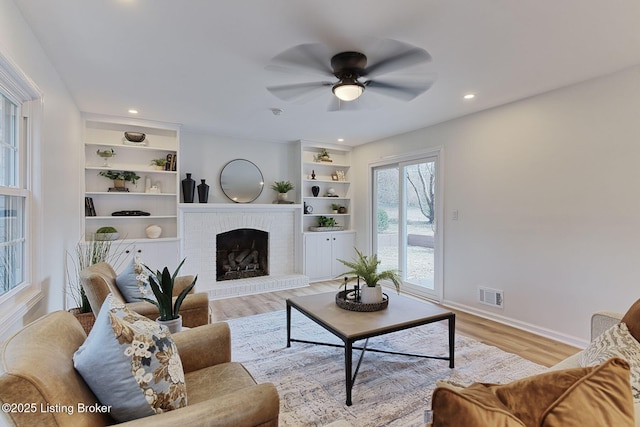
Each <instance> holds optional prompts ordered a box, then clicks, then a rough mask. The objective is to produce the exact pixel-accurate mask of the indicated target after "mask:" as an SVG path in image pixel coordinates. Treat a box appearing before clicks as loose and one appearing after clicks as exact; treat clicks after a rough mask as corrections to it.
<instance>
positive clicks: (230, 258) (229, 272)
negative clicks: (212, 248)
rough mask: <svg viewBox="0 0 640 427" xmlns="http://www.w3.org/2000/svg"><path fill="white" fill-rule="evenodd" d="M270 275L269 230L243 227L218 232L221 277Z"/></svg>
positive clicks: (219, 272) (217, 250) (218, 265)
mask: <svg viewBox="0 0 640 427" xmlns="http://www.w3.org/2000/svg"><path fill="white" fill-rule="evenodd" d="M268 275H269V233H267V232H266V231H261V230H256V229H253V228H239V229H236V230H231V231H227V232H226V233H220V234H218V235H216V277H217V281H222V280H235V279H246V278H249V277H258V276H268Z"/></svg>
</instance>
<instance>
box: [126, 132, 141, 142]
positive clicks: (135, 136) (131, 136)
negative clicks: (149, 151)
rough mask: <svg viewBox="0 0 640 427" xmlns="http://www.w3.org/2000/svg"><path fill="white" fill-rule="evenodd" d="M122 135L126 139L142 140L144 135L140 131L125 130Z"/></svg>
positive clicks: (132, 140)
mask: <svg viewBox="0 0 640 427" xmlns="http://www.w3.org/2000/svg"><path fill="white" fill-rule="evenodd" d="M124 137H125V138H126V139H127V141H131V142H142V141H144V138H145V137H146V135H145V134H144V133H142V132H125V133H124Z"/></svg>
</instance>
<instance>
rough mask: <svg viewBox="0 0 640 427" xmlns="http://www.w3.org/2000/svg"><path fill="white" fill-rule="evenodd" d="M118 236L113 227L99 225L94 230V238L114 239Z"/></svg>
mask: <svg viewBox="0 0 640 427" xmlns="http://www.w3.org/2000/svg"><path fill="white" fill-rule="evenodd" d="M119 236H120V234H119V233H118V230H116V229H115V228H114V227H100V228H98V229H97V230H96V240H116V239H117V238H118V237H119Z"/></svg>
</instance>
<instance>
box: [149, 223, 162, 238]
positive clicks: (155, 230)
mask: <svg viewBox="0 0 640 427" xmlns="http://www.w3.org/2000/svg"><path fill="white" fill-rule="evenodd" d="M145 232H146V234H147V237H148V238H150V239H157V238H158V237H160V235H161V234H162V227H160V226H159V225H156V224H151V225H150V226H148V227H147V228H146V229H145Z"/></svg>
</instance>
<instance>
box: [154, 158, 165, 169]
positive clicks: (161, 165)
mask: <svg viewBox="0 0 640 427" xmlns="http://www.w3.org/2000/svg"><path fill="white" fill-rule="evenodd" d="M166 164H167V159H165V158H160V159H153V160H151V165H152V166H155V167H156V170H159V171H163V170H164V167H165V165H166Z"/></svg>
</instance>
